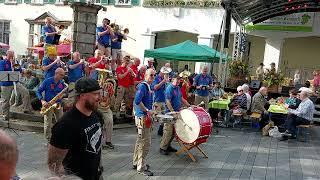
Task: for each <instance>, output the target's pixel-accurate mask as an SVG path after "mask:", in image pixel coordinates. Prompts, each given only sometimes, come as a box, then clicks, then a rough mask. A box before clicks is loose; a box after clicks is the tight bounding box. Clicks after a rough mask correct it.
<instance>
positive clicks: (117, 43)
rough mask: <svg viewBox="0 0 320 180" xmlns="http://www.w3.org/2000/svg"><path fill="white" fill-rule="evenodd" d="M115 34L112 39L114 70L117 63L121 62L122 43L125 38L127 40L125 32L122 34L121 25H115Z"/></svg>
mask: <svg viewBox="0 0 320 180" xmlns="http://www.w3.org/2000/svg"><path fill="white" fill-rule="evenodd" d="M114 31H115V32H114V35H113V37H112V41H111V55H112V71H114V70H115V68H116V67H115V64H119V63H120V61H121V59H122V53H121V48H122V47H121V45H122V41H123V40H127V37H126V35H125V34H122V33H121V31H120V28H119V25H114Z"/></svg>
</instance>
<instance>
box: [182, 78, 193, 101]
mask: <svg viewBox="0 0 320 180" xmlns="http://www.w3.org/2000/svg"><path fill="white" fill-rule="evenodd" d="M189 75H190V74H188V73H185V72H181V73H180V74H179V76H180V78H181V79H180V87H181V88H180V90H181V94H182V97H183V99H185V100H187V101H188V93H189V90H190V87H191V83H190V81H189Z"/></svg>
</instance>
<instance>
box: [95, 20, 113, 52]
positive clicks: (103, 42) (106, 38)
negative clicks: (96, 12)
mask: <svg viewBox="0 0 320 180" xmlns="http://www.w3.org/2000/svg"><path fill="white" fill-rule="evenodd" d="M96 35H97V45H98V49H99V50H100V51H101V52H102V53H103V55H105V56H107V57H109V56H110V55H111V37H112V36H114V34H113V30H112V28H111V27H110V20H109V19H107V18H104V19H103V21H102V26H98V27H97V28H96Z"/></svg>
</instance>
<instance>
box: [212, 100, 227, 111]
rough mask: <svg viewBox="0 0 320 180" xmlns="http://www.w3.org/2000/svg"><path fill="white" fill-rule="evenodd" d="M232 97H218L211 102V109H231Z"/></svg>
mask: <svg viewBox="0 0 320 180" xmlns="http://www.w3.org/2000/svg"><path fill="white" fill-rule="evenodd" d="M229 104H230V99H218V100H213V101H211V102H209V109H224V110H229Z"/></svg>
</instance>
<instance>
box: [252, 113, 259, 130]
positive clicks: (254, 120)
mask: <svg viewBox="0 0 320 180" xmlns="http://www.w3.org/2000/svg"><path fill="white" fill-rule="evenodd" d="M261 116H262V115H261V114H260V113H257V112H253V113H252V114H251V115H250V121H251V128H253V124H254V123H255V124H256V123H259V122H260V120H261ZM258 127H259V126H258Z"/></svg>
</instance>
